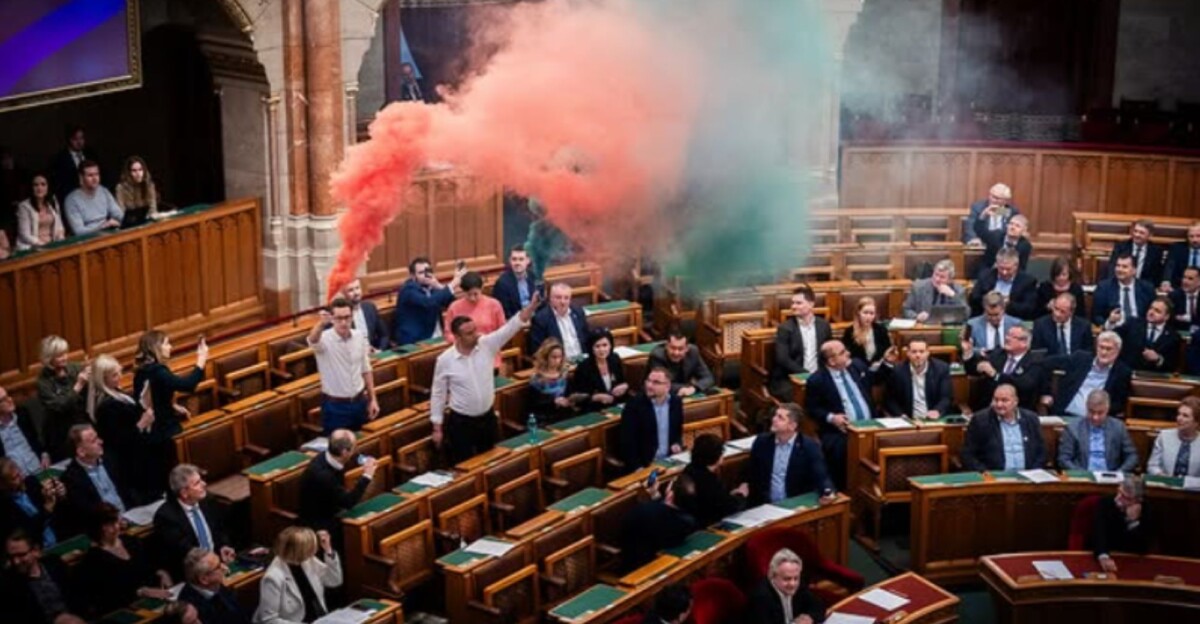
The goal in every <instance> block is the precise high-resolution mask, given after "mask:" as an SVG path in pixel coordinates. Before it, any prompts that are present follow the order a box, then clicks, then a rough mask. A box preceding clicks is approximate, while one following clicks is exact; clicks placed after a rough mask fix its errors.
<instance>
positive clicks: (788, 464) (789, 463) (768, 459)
mask: <svg viewBox="0 0 1200 624" xmlns="http://www.w3.org/2000/svg"><path fill="white" fill-rule="evenodd" d="M746 479H747V484H746V485H747V486H748V490H749V495H750V504H751V505H761V504H763V503H776V502H779V501H781V500H783V499H785V498H791V497H793V496H799V495H801V494H807V493H809V492H817V493H819V494H820V495H821V497H822V498H828V497H831V496H833V495H834V485H833V481H831V480H830V478H829V475H828V472H827V471H826V469H825V458H824V457H823V456H822V454H821V447H820V446H818V445H817V443H816V442H814V441H812V440H810V439H808V438H806V437H804V436H803V435H801V434H800V406H799V405H796V404H795V403H783V404H782V405H780V406H779V407H776V408H775V413H774V415H772V416H771V430H770V431H769V432H766V433H760V434H758V437H756V438H755V439H754V444H753V446H751V447H750V461H749V462H748V463H747V464H746Z"/></svg>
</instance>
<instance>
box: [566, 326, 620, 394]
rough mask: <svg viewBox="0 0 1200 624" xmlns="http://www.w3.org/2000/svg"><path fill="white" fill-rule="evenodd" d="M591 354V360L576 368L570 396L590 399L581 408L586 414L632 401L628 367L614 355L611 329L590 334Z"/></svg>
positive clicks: (589, 350) (589, 351)
mask: <svg viewBox="0 0 1200 624" xmlns="http://www.w3.org/2000/svg"><path fill="white" fill-rule="evenodd" d="M588 353H590V354H591V357H589V358H587V359H586V360H584V361H582V362H580V363H579V366H577V367H575V374H574V375H573V376H572V377H571V386H570V389H569V390H568V391H567V392H568V394H570V395H576V394H586V395H588V396H587V399H585V400H584V401H583V402H582V403H580V404H579V408H580V409H581V410H582V411H583V412H585V413H586V412H594V411H598V410H602V409H605V408H607V407H609V406H611V405H614V404H618V403H624V402H625V399H627V398H629V384H628V383H625V365H624V364H622V363H621V358H620V356H618V355H617V354H616V353H614V352H613V335H612V332H610V331H609V330H608V328H605V327H596V328H593V329H592V331H591V332H589V333H588Z"/></svg>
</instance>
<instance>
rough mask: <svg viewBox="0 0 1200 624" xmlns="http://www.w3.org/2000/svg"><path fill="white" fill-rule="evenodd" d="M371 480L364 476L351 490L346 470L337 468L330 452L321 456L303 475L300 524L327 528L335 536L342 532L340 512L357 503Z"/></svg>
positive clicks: (301, 481)
mask: <svg viewBox="0 0 1200 624" xmlns="http://www.w3.org/2000/svg"><path fill="white" fill-rule="evenodd" d="M370 483H371V481H370V480H369V479H367V478H366V477H362V478H360V479H359V480H358V482H357V483H355V484H354V488H353V489H350V490H347V489H346V486H345V470H338V469H336V468H334V467H333V465H332V464H330V463H329V459H328V457H327V454H326V453H321V454H320V455H317V456H316V457H314V458H313V460H312V461H310V462H309V463H308V467H307V468H305V469H304V476H302V477H300V518H299V520H300V523H301V524H303V525H304V526H307V527H310V528H312V529H313V530H320V529H325V530H326V531H329V533H330V534H331V535H332V534H333V533H335V532H336V533H339V534H340V533H341V532H342V531H341V526H340V523H339V522H338V519H337V514H338V513H339V512H341V511H342V510H345V509H349V508H351V507H353V506H355V505H357V504H358V501H359V499H361V498H362V495H363V492H365V491H366V490H367V486H368V485H370Z"/></svg>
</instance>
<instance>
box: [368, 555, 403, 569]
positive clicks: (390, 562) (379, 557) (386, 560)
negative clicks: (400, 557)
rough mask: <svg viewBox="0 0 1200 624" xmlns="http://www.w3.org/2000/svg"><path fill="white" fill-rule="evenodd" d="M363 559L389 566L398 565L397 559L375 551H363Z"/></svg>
mask: <svg viewBox="0 0 1200 624" xmlns="http://www.w3.org/2000/svg"><path fill="white" fill-rule="evenodd" d="M363 559H365V560H367V562H368V563H376V564H379V565H381V566H384V567H387V568H394V567H396V560H395V559H392V558H390V557H384V556H382V555H376V554H375V553H363Z"/></svg>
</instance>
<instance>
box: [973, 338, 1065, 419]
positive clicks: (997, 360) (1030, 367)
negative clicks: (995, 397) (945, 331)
mask: <svg viewBox="0 0 1200 624" xmlns="http://www.w3.org/2000/svg"><path fill="white" fill-rule="evenodd" d="M1029 343H1030V339H1029V330H1028V329H1025V327H1023V326H1021V325H1015V326H1013V327H1010V328H1008V331H1007V332H1006V333H1005V335H1004V348H1003V349H993V350H991V351H989V352H987V353H986V354H983V353H978V352H976V351H974V350H973V349H972V347H971V343H970V342H968V341H964V342H963V353H962V357H963V367H964V368H965V369H966V371H967V374H968V375H978V376H980V377H982V378H983V379H982V384H981V387H980V391H981V393H982V395H983V396H984V397H985V398H984V400H985V401H986V400H987V398H986V397H990V396H992V394H993V393H994V392H995V390H996V387H997V386H1000V385H1002V384H1009V385H1011V386H1013V387H1014V388H1016V389H1017V402H1018V404H1020V406H1021V407H1022V408H1024V409H1027V410H1030V411H1036V410H1037V408H1038V401H1039V400H1040V399H1041V397H1043V396H1045V395H1046V394H1047V393H1049V392H1050V390H1049V389H1050V374H1049V373H1050V369H1048V368H1046V367H1045V364H1044V358H1042V356H1041V355H1040V354H1037V353H1032V352H1030V350H1029ZM972 407H973V408H979V407H982V405H973V406H972Z"/></svg>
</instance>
